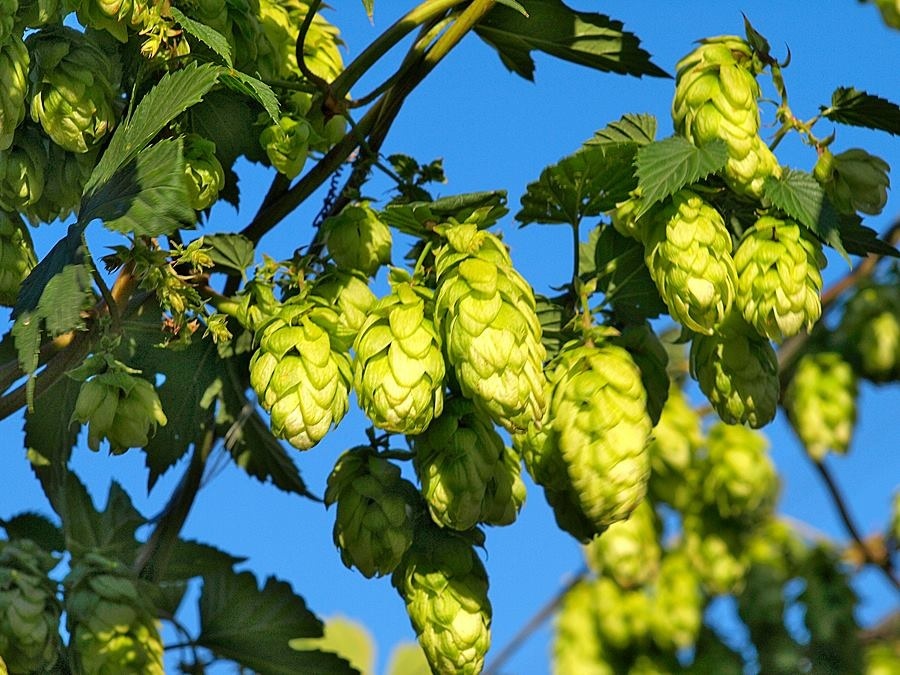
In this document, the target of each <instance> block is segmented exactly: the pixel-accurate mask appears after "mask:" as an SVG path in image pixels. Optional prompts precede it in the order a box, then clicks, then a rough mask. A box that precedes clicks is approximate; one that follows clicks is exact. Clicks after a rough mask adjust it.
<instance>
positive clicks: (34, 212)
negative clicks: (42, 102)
mask: <svg viewBox="0 0 900 675" xmlns="http://www.w3.org/2000/svg"><path fill="white" fill-rule="evenodd" d="M36 135H39V134H37V133H36ZM41 141H42V142H43V139H41ZM44 145H45V146H49V147H48V150H49V152H48V160H47V166H46V168H45V169H44V176H43V178H44V187H43V191H42V193H41V198H40V199H39V200H38V201H37V202H36V203H34V204H30V205H28V206H26V207H25V208H24V209H23V213H24V214H25V215H26V216H27V217H28V219H29V220H30V221H31V222H32V223H49V222H52V221H53V220H55V219H57V218H59V219H65V218H67V217H68V216H69V215H70V214H71V213H73V212H74V211H75V209H77V208H78V206H79V204H80V203H81V195H82V193H83V192H84V186H85V184H86V183H87V181H88V178H89V177H90V175H91V172H92V171H93V170H94V164H95V163H96V159H97V152H96V151H91V152H87V153H74V152H69V151H68V150H64V149H63V148H61V147H60V146H58V145H57V144H56V143H44Z"/></svg>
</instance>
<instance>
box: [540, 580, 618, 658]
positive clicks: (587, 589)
mask: <svg viewBox="0 0 900 675" xmlns="http://www.w3.org/2000/svg"><path fill="white" fill-rule="evenodd" d="M600 611H601V610H600V608H599V607H597V602H596V593H595V592H594V588H593V585H592V582H590V581H586V580H582V581H579V582H578V583H576V584H575V585H574V586H572V587H571V588H570V589H569V590H568V591H566V594H565V595H564V596H563V599H562V605H561V607H560V610H559V613H558V614H557V616H556V633H555V637H554V641H553V672H554V673H555V674H556V675H572V674H573V673H579V674H582V673H583V674H584V675H614V673H615V670H614V669H613V667H612V666H611V665H610V664H608V663H607V658H606V653H605V651H606V650H605V649H604V647H603V643H602V642H601V641H600V638H599V635H598V626H597V616H598V615H599V613H600Z"/></svg>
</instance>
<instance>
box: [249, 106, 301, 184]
mask: <svg viewBox="0 0 900 675" xmlns="http://www.w3.org/2000/svg"><path fill="white" fill-rule="evenodd" d="M312 133H313V132H312V127H310V125H309V122H307V121H306V120H305V119H302V118H298V119H295V118H293V117H290V116H287V115H282V117H281V118H280V119H279V120H278V122H275V123H272V124H270V125H269V126H267V127H266V128H265V129H263V130H262V133H260V135H259V144H260V145H261V146H262V148H263V150H265V151H266V156H267V157H268V158H269V162H270V163H271V164H272V166H274V167H275V168H276V169H278V171H279V172H280V173H282V174H284V175H285V176H286V177H287V178H289V179H291V180H293V179H294V178H296V177H297V176H298V175H299V174H300V171H301V170H302V169H303V165H304V164H306V157H307V156H308V155H309V143H310V139H311V136H312Z"/></svg>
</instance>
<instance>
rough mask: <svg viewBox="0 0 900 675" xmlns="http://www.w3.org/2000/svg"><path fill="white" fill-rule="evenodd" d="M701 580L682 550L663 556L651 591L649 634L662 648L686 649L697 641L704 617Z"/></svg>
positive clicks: (671, 649) (669, 649)
mask: <svg viewBox="0 0 900 675" xmlns="http://www.w3.org/2000/svg"><path fill="white" fill-rule="evenodd" d="M703 604H704V603H703V593H702V592H701V590H700V580H699V579H698V578H697V574H696V572H695V571H694V569H693V566H692V565H691V563H690V561H689V560H688V559H687V557H686V556H685V555H684V553H683V552H681V551H672V552H670V553H667V554H666V555H665V557H663V559H662V563H661V565H660V568H659V575H658V576H657V578H656V584H655V585H654V587H653V593H652V603H651V605H652V614H651V618H650V635H651V637H652V638H653V641H654V642H655V643H656V644H657V646H658V647H659V648H660V649H662V650H663V651H676V650H678V649H685V648H688V647H690V646H691V645H693V644H694V642H696V640H697V635H698V634H699V633H700V625H701V622H702V619H703Z"/></svg>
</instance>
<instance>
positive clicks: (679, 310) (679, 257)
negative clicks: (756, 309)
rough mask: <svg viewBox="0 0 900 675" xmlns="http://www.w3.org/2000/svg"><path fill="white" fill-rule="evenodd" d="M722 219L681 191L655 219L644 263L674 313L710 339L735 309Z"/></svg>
mask: <svg viewBox="0 0 900 675" xmlns="http://www.w3.org/2000/svg"><path fill="white" fill-rule="evenodd" d="M731 249H732V242H731V235H730V234H729V232H728V229H727V228H726V227H725V221H724V220H723V219H722V216H721V215H720V214H719V212H718V211H716V210H715V209H714V208H713V207H712V206H710V205H709V204H707V203H706V202H705V201H704V200H703V199H702V198H701V197H700V196H699V195H697V194H695V193H693V192H691V191H690V190H681V191H680V192H678V193H676V194H675V195H674V196H673V197H672V201H671V203H670V204H668V205H667V206H666V207H665V208H663V209H661V210H660V211H659V212H658V213H656V214H654V215H653V217H652V219H651V224H650V225H649V226H648V227H647V229H646V234H645V237H644V251H645V255H644V259H645V261H646V263H647V268H648V269H649V270H650V276H651V277H653V281H654V282H655V283H656V286H657V288H658V289H659V293H660V296H661V297H662V299H663V300H664V301H665V303H666V306H667V307H668V308H669V313H670V314H671V315H672V318H674V319H675V320H676V321H679V322H681V323H682V324H684V326H686V327H687V328H689V329H690V330H692V331H696V332H698V333H703V334H705V335H711V334H712V333H713V331H714V330H715V327H716V325H717V324H719V323H720V322H721V321H722V320H723V318H724V317H725V315H726V314H728V312H729V310H730V309H731V303H732V301H733V299H734V294H735V286H736V285H737V275H736V272H735V268H734V261H733V260H732V258H731Z"/></svg>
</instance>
